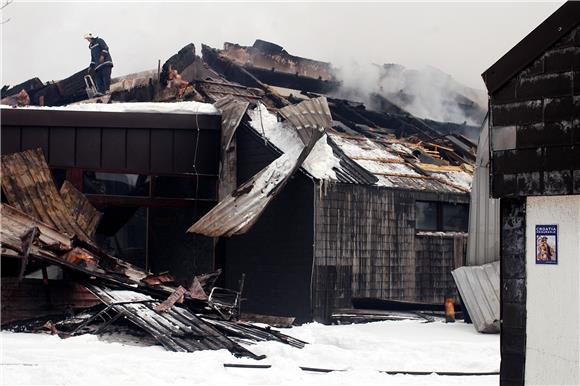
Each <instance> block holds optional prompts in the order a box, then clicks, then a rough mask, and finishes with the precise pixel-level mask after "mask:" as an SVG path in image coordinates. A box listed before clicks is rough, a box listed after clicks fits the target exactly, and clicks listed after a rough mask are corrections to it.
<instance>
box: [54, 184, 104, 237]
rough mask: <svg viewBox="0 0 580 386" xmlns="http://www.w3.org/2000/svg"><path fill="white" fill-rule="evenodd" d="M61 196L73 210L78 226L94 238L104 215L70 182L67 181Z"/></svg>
mask: <svg viewBox="0 0 580 386" xmlns="http://www.w3.org/2000/svg"><path fill="white" fill-rule="evenodd" d="M60 195H61V197H62V199H63V200H64V203H65V205H66V206H68V207H69V208H70V209H71V211H72V214H73V218H74V219H75V221H76V222H77V224H79V226H80V227H81V229H82V230H83V231H85V233H86V234H87V235H88V236H89V237H93V236H94V234H95V231H96V230H97V225H99V221H100V220H101V217H103V214H102V213H101V212H99V211H98V210H96V209H95V207H94V206H93V205H92V204H91V203H90V202H89V200H88V199H87V198H86V197H85V195H84V194H82V193H81V192H79V191H78V189H77V188H75V187H74V186H73V184H71V183H70V182H69V181H65V182H64V183H63V184H62V186H61V187H60Z"/></svg>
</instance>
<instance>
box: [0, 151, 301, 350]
mask: <svg viewBox="0 0 580 386" xmlns="http://www.w3.org/2000/svg"><path fill="white" fill-rule="evenodd" d="M1 179H2V190H3V192H5V198H6V201H7V203H6V202H5V203H2V204H0V213H1V216H2V227H1V233H0V237H1V242H2V261H3V268H4V269H5V270H9V269H10V268H11V267H12V266H14V264H10V263H11V262H10V261H8V260H12V261H15V262H17V264H16V266H19V271H18V273H17V276H16V277H15V278H14V279H13V280H10V278H7V277H3V278H2V280H3V281H4V280H8V281H13V282H14V283H13V287H12V288H9V286H3V293H2V298H3V303H4V304H3V309H2V324H3V328H5V329H6V328H8V329H13V330H16V331H38V330H46V331H50V332H51V333H53V334H58V335H59V336H61V337H62V338H66V337H70V336H74V335H78V334H82V333H88V332H90V333H97V334H100V333H103V332H104V331H105V330H106V329H107V328H111V326H113V325H116V324H119V322H122V323H120V325H121V326H125V327H127V326H131V327H132V328H137V329H138V330H139V331H141V333H146V334H148V335H149V336H150V337H152V338H153V339H154V340H155V341H156V342H157V343H158V344H160V345H162V346H163V347H165V348H166V349H167V350H170V351H182V352H193V351H197V350H206V349H214V350H215V349H227V350H229V351H231V352H232V353H233V354H235V355H237V356H245V357H249V358H253V359H262V356H258V355H255V354H253V353H252V352H251V351H249V350H248V349H246V348H244V347H243V346H241V345H240V344H239V343H238V342H239V341H240V340H245V341H260V340H274V341H279V342H282V343H286V344H290V345H292V346H295V347H303V346H304V344H305V342H302V341H299V340H297V339H294V338H291V337H289V336H287V335H284V334H282V333H280V332H278V331H276V330H273V329H270V328H264V327H259V326H256V325H254V324H251V323H247V322H242V321H240V320H239V317H240V313H239V311H240V310H239V302H240V296H241V291H240V292H236V291H223V292H222V296H221V298H220V295H218V294H217V293H215V290H216V288H217V287H215V286H214V283H215V281H216V279H217V278H218V276H219V274H220V271H217V272H214V273H210V274H205V275H198V276H192V278H191V280H189V281H188V282H186V283H178V282H176V280H175V279H174V278H173V277H172V276H171V275H170V274H168V273H161V274H151V273H150V272H146V271H145V270H143V269H142V268H139V267H137V266H134V265H132V264H130V263H128V262H126V261H123V260H120V259H118V258H116V257H114V256H110V255H108V254H106V253H105V252H103V251H102V250H101V249H99V248H98V247H97V246H96V244H95V242H94V241H93V240H92V238H91V235H92V234H93V233H94V229H95V226H96V222H97V221H98V219H99V218H100V215H101V214H100V213H99V212H98V211H97V210H96V209H95V208H94V207H93V206H92V205H91V204H90V203H89V202H88V200H87V199H86V198H85V197H84V196H83V195H82V194H81V193H80V192H78V191H76V190H75V188H74V187H72V186H71V185H70V184H64V185H63V186H62V188H61V189H60V191H58V190H57V189H56V186H55V185H54V182H53V180H52V176H51V174H50V170H49V168H48V165H47V163H46V161H45V159H44V156H43V154H42V151H41V150H40V149H37V150H28V151H25V152H22V153H15V154H11V155H8V156H2V178H1ZM51 266H52V267H54V266H56V267H58V268H59V269H60V270H62V275H63V276H64V278H66V281H65V282H66V283H67V284H68V285H69V288H68V291H65V293H63V291H62V288H59V287H58V286H57V287H54V286H53V285H52V283H54V281H52V280H49V273H48V272H49V267H51ZM35 270H38V271H39V272H40V275H41V276H42V278H43V282H44V284H45V286H44V288H43V289H41V290H43V291H44V292H45V295H46V297H48V298H51V297H52V298H53V299H54V300H55V301H56V302H57V303H58V302H59V301H60V302H65V303H68V304H67V306H68V307H66V308H65V307H52V308H47V309H38V308H35V307H34V305H30V307H29V309H28V310H27V309H21V308H20V309H18V311H19V312H20V313H18V311H17V312H13V311H12V310H11V307H10V305H9V304H8V305H7V304H6V303H10V302H13V301H16V300H15V299H14V297H15V296H23V291H25V290H26V288H25V287H26V281H24V282H23V287H24V288H18V287H19V282H20V281H21V280H22V279H23V276H24V274H25V273H28V272H30V271H35ZM3 284H5V283H3ZM36 290H38V288H37V289H36ZM73 293H74V295H73ZM224 294H225V295H228V296H229V297H224V296H223V295H224ZM66 296H68V298H66V299H64V300H62V299H63V298H65V297H66ZM231 298H233V301H231V300H230V299H231ZM63 309H65V310H66V312H64V313H62V312H61V313H59V311H62V310H63ZM27 311H28V312H27ZM33 315H34V316H35V317H31V316H33ZM133 334H135V332H133ZM137 334H138V333H137Z"/></svg>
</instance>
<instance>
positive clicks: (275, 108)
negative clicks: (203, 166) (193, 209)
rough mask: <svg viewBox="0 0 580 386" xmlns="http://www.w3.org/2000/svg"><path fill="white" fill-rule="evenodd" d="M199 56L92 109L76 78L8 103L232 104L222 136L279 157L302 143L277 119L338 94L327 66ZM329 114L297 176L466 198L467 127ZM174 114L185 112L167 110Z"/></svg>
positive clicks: (362, 110)
mask: <svg viewBox="0 0 580 386" xmlns="http://www.w3.org/2000/svg"><path fill="white" fill-rule="evenodd" d="M202 53H203V58H200V57H199V56H197V55H196V51H195V46H194V45H193V44H189V45H187V46H185V47H183V48H182V49H181V50H180V51H179V52H178V53H176V54H175V55H173V56H172V57H171V58H170V59H169V60H167V61H166V62H165V64H164V65H163V67H162V69H161V71H154V70H152V71H145V72H141V73H136V74H130V75H127V76H124V77H118V78H115V79H113V82H112V83H113V84H112V86H111V94H110V95H107V96H105V97H101V98H97V99H92V100H87V99H86V92H85V93H84V97H83V96H82V94H83V91H84V85H83V83H82V77H84V73H82V72H79V73H78V74H75V75H73V76H72V77H70V78H67V79H65V80H63V81H60V82H56V83H54V84H47V85H43V86H41V87H38V82H35V81H32V80H31V81H29V82H25V83H23V84H21V85H18V86H16V87H14V88H12V89H10V90H7V91H6V95H14V94H15V93H17V92H18V91H19V90H18V88H20V89H29V93H30V95H31V98H30V100H31V104H40V103H38V102H40V101H41V98H40V96H43V101H44V104H45V105H60V104H65V102H66V103H68V102H70V101H82V103H92V106H98V107H94V108H95V109H97V110H99V109H106V108H109V107H105V105H106V106H111V108H115V107H113V106H115V104H116V103H119V102H141V103H140V104H135V105H137V106H140V107H136V108H143V106H146V105H147V104H145V103H142V102H175V101H190V102H189V103H195V102H205V103H215V102H216V101H218V100H223V98H224V97H228V98H230V99H232V100H236V101H239V102H243V103H245V105H244V107H243V112H242V114H241V115H240V116H238V117H237V118H236V119H237V121H236V122H235V124H234V125H230V126H232V127H230V128H229V129H228V130H229V131H230V133H229V134H228V135H230V136H233V135H234V132H235V130H236V127H237V125H244V126H246V127H248V128H249V129H250V130H251V131H252V132H253V133H254V134H255V135H258V136H260V137H262V138H264V139H265V140H266V146H268V147H270V148H271V149H272V150H273V151H275V152H277V153H278V154H280V155H282V154H286V153H292V152H293V151H294V150H295V149H296V148H300V147H301V146H303V141H301V138H300V135H299V133H298V132H297V131H296V129H295V128H293V127H292V124H291V122H290V121H289V120H288V119H284V118H283V117H282V116H279V113H281V112H282V111H284V108H285V107H286V106H291V105H294V104H296V103H298V102H301V101H308V100H317V98H319V97H320V96H321V94H324V93H327V92H328V90H332V89H335V88H336V87H337V86H338V81H337V79H336V76H335V75H334V72H333V69H332V67H331V65H330V64H329V63H325V62H319V61H316V60H311V59H305V58H300V57H297V56H293V55H290V54H288V53H287V52H286V51H285V50H284V49H283V48H282V47H280V46H277V45H275V44H273V43H268V42H264V41H261V40H257V41H256V43H255V44H254V45H253V46H252V47H243V46H239V45H236V44H231V43H226V44H225V45H224V49H223V50H218V49H214V48H211V47H208V46H206V45H204V46H203V47H202ZM172 70H176V71H178V73H179V75H180V79H178V81H175V80H170V79H169V77H168V76H167V73H168V71H172ZM79 74H82V75H81V78H79ZM74 85H76V86H75V87H73V86H74ZM51 86H54V87H56V89H55V90H57V91H58V93H57V94H58V97H55V98H53V99H51V97H50V95H48V94H47V93H46V92H45V89H46V88H47V87H51ZM34 87H36V88H34ZM54 87H53V88H54ZM313 90H314V91H316V92H313ZM39 93H40V94H39ZM41 94H42V95H41ZM55 95H56V94H55ZM383 99H384V98H383ZM95 103H97V104H95ZM326 104H327V106H328V110H329V114H330V116H331V119H332V121H331V124H330V125H329V127H328V128H326V130H325V133H324V135H323V136H322V138H321V139H320V140H319V141H318V142H317V143H316V144H314V146H313V148H312V150H311V151H310V153H309V154H308V156H307V157H306V158H305V160H304V162H303V163H302V164H301V165H299V166H300V170H301V171H302V172H304V173H306V174H308V175H309V176H311V177H312V178H315V179H318V180H328V181H335V182H342V183H357V184H367V185H376V186H384V187H391V188H401V189H416V190H427V191H441V192H454V193H465V192H468V191H469V189H470V184H471V174H472V170H473V169H472V164H473V162H474V161H475V147H476V145H475V144H474V143H473V142H472V141H471V140H470V139H468V138H467V137H466V136H465V135H463V134H462V133H465V132H466V131H465V130H466V127H467V126H465V125H459V124H453V123H448V122H435V121H430V120H425V119H419V118H417V117H414V116H412V115H411V114H408V113H406V112H402V111H400V110H397V109H395V108H393V107H392V106H389V105H388V104H389V101H388V100H382V104H378V107H377V106H375V108H376V110H370V109H367V107H366V106H365V105H364V104H362V103H360V102H355V101H350V100H345V99H339V98H334V97H330V96H328V95H326ZM125 105H127V103H125ZM129 105H130V104H129ZM155 105H156V104H155V103H153V104H149V107H148V108H152V109H155V107H154V106H155ZM157 105H159V104H157ZM178 105H181V104H173V103H172V104H169V105H168V106H178ZM375 105H376V104H375ZM101 106H102V107H101ZM199 106H202V105H195V106H183V108H184V109H195V110H196V111H204V112H208V113H212V112H213V113H215V112H216V111H217V110H215V108H214V107H212V106H210V107H209V108H200V107H199ZM381 106H382V107H381ZM67 108H75V107H72V106H71V107H67ZM83 108H89V107H88V106H86V107H84V106H83ZM91 108H92V107H91ZM118 108H121V109H125V107H118ZM163 108H165V107H163ZM200 109H201V110H200ZM212 109H213V110H212ZM172 110H179V108H178V107H176V108H174V109H172ZM206 110H207V111H206ZM210 110H212V111H210ZM281 115H283V114H281ZM242 116H244V117H245V118H243V119H242ZM225 126H227V125H226V124H224V127H225ZM233 188H235V187H233ZM233 188H232V189H230V191H231V190H233ZM227 193H229V192H227ZM223 197H225V194H224V195H223V196H222V198H223Z"/></svg>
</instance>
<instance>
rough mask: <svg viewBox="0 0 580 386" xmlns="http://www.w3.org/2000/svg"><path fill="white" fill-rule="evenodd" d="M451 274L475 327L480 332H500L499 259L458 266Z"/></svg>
mask: <svg viewBox="0 0 580 386" xmlns="http://www.w3.org/2000/svg"><path fill="white" fill-rule="evenodd" d="M451 274H452V275H453V279H454V280H455V284H456V285H457V289H459V293H460V294H461V298H462V299H463V304H464V305H465V307H466V308H467V312H468V313H469V316H470V317H471V320H472V321H473V325H474V326H475V329H476V330H477V331H479V332H488V333H497V332H499V330H500V315H499V307H500V302H499V291H500V286H499V261H496V262H494V263H491V264H484V265H481V266H478V267H461V268H457V269H456V270H454V271H453V272H452V273H451Z"/></svg>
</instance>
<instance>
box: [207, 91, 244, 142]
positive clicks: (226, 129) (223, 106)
mask: <svg viewBox="0 0 580 386" xmlns="http://www.w3.org/2000/svg"><path fill="white" fill-rule="evenodd" d="M214 106H215V108H217V109H218V110H219V111H220V112H221V113H222V136H223V138H222V139H223V142H222V146H224V148H223V149H222V150H224V149H227V148H228V147H229V146H230V144H231V142H232V138H233V137H234V134H235V132H236V129H237V128H238V126H239V125H240V122H241V121H242V117H243V116H244V114H245V113H246V111H247V110H248V106H250V102H244V101H240V100H238V99H236V98H234V97H233V96H231V95H228V96H226V97H223V98H221V99H220V100H218V101H217V102H215V103H214Z"/></svg>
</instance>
